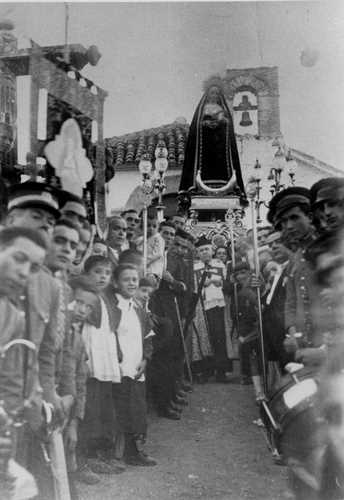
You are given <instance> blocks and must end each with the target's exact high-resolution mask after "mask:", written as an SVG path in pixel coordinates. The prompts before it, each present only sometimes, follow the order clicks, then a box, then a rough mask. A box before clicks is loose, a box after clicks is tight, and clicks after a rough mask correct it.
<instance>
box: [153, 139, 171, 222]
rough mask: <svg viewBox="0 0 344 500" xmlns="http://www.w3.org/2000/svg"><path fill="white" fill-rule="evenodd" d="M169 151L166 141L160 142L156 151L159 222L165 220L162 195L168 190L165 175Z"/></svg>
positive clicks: (156, 189) (155, 180)
mask: <svg viewBox="0 0 344 500" xmlns="http://www.w3.org/2000/svg"><path fill="white" fill-rule="evenodd" d="M167 156H168V151H167V148H166V145H165V142H164V141H159V142H158V144H157V147H156V149H155V179H154V190H155V192H156V193H157V195H158V205H157V207H156V208H157V216H158V221H159V222H162V221H163V219H164V208H165V207H164V206H163V204H162V195H163V193H164V191H165V190H166V184H165V173H166V170H167V168H168V160H167Z"/></svg>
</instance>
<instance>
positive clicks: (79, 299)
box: [72, 288, 98, 322]
mask: <svg viewBox="0 0 344 500" xmlns="http://www.w3.org/2000/svg"><path fill="white" fill-rule="evenodd" d="M97 300H98V298H97V296H96V294H94V293H92V292H88V291H86V290H81V289H79V288H78V289H76V290H75V292H74V307H73V312H72V321H73V320H74V321H82V322H84V321H86V320H87V319H88V318H89V316H90V314H91V313H92V311H93V310H94V308H95V306H96V304H97Z"/></svg>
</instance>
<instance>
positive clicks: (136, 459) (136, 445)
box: [124, 434, 157, 467]
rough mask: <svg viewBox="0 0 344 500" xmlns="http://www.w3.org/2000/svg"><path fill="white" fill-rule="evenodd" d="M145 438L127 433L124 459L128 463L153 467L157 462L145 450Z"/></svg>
mask: <svg viewBox="0 0 344 500" xmlns="http://www.w3.org/2000/svg"><path fill="white" fill-rule="evenodd" d="M143 445H144V440H143V439H142V438H141V439H140V438H138V437H137V436H136V435H134V434H126V435H125V450H124V461H125V463H127V464H128V465H135V466H142V467H151V466H154V465H156V464H157V462H156V461H155V460H154V459H153V458H152V457H150V456H148V455H147V454H146V453H145V452H144V451H143Z"/></svg>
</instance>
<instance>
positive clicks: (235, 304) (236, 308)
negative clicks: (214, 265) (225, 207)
mask: <svg viewBox="0 0 344 500" xmlns="http://www.w3.org/2000/svg"><path fill="white" fill-rule="evenodd" d="M228 226H229V234H230V239H231V258H232V272H233V271H234V268H235V242H234V231H233V218H232V217H231V215H230V216H229V218H228ZM233 297H234V316H235V329H236V332H237V334H238V325H239V310H238V289H237V285H236V283H234V285H233ZM231 336H232V337H233V329H232V335H231Z"/></svg>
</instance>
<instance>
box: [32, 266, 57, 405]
mask: <svg viewBox="0 0 344 500" xmlns="http://www.w3.org/2000/svg"><path fill="white" fill-rule="evenodd" d="M60 307H61V303H60V291H59V287H58V284H57V283H56V280H55V278H54V277H53V276H51V275H50V274H49V272H47V271H46V270H45V269H41V270H40V271H39V272H38V273H36V274H34V275H32V276H31V278H30V281H29V284H28V288H27V293H26V338H28V339H29V340H31V341H32V342H33V343H34V344H35V345H36V348H37V349H38V368H39V381H40V384H41V386H42V388H43V395H44V398H45V399H46V400H47V401H54V398H55V361H56V354H57V348H58V342H57V335H56V332H57V330H58V328H57V327H58V314H59V310H60ZM32 368H33V367H32Z"/></svg>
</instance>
